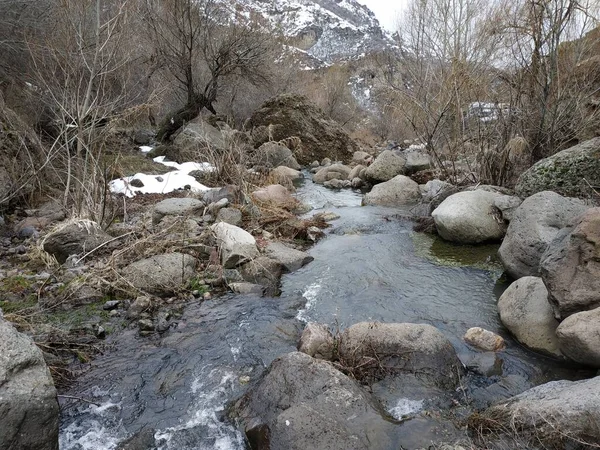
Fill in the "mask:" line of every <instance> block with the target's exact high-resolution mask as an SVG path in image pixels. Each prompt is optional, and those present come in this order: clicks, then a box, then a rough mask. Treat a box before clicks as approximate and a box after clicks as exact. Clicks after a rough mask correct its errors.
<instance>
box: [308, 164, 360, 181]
mask: <svg viewBox="0 0 600 450" xmlns="http://www.w3.org/2000/svg"><path fill="white" fill-rule="evenodd" d="M351 171H352V169H350V167H348V166H345V165H343V164H332V165H329V166H327V167H323V168H321V169H319V171H318V172H317V173H315V175H314V176H313V181H314V182H315V183H318V184H323V183H325V182H326V181H331V180H346V179H348V176H349V175H350V172H351Z"/></svg>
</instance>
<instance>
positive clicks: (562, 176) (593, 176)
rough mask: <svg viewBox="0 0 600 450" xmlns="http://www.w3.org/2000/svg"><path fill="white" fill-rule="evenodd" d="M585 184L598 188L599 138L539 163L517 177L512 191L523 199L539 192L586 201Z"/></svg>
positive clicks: (587, 192) (588, 194)
mask: <svg viewBox="0 0 600 450" xmlns="http://www.w3.org/2000/svg"><path fill="white" fill-rule="evenodd" d="M586 181H587V182H586ZM588 183H589V184H590V185H592V186H600V137H597V138H594V139H590V140H589V141H585V142H582V143H581V144H579V145H576V146H574V147H571V148H568V149H566V150H563V151H561V152H558V153H556V154H555V155H552V156H550V157H548V158H545V159H542V160H541V161H538V162H537V163H535V164H534V165H533V166H531V167H530V168H529V169H528V170H527V171H525V172H524V173H523V174H522V175H521V176H520V177H519V180H518V182H517V185H516V187H515V190H516V192H517V194H519V195H520V196H522V197H527V196H530V195H533V194H535V193H537V192H541V191H554V192H558V193H559V194H562V195H566V196H571V197H589V196H590V194H591V193H592V191H591V189H590V186H589V185H588Z"/></svg>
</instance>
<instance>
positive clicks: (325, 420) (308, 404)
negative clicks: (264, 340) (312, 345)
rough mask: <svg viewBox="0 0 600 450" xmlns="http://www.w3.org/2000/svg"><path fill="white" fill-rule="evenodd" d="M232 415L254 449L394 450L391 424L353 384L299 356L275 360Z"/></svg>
mask: <svg viewBox="0 0 600 450" xmlns="http://www.w3.org/2000/svg"><path fill="white" fill-rule="evenodd" d="M232 414H233V415H234V416H235V417H237V418H238V420H239V421H240V422H241V425H242V428H243V430H244V432H245V434H246V438H247V440H248V442H249V444H250V448H253V449H272V450H283V449H285V450H306V449H323V450H325V449H327V450H359V449H360V450H365V449H370V450H388V449H390V448H398V445H394V441H393V439H392V433H393V432H394V427H395V425H394V424H392V423H391V422H389V421H388V420H385V419H384V418H383V417H382V416H381V414H380V412H379V411H378V410H377V409H376V407H375V403H374V401H373V400H372V399H371V398H370V397H369V396H368V395H367V394H366V393H365V391H363V389H362V388H361V387H360V386H359V385H358V384H357V383H356V382H355V381H354V380H351V379H350V378H348V377H347V376H346V375H344V374H342V373H341V372H339V371H338V370H336V369H335V368H334V367H333V366H332V365H331V364H330V363H328V362H326V361H322V360H319V359H314V358H311V357H310V356H308V355H306V354H304V353H300V352H295V353H289V354H287V355H284V356H281V357H279V358H277V359H276V360H274V361H273V362H272V363H271V365H270V366H269V368H268V369H267V372H266V374H265V375H264V376H263V378H262V379H261V380H260V382H259V383H258V384H257V385H256V386H254V387H252V388H251V389H250V390H249V391H248V392H247V393H246V394H245V395H244V396H243V397H242V398H241V399H239V400H238V401H237V402H236V403H235V405H234V406H233V409H232Z"/></svg>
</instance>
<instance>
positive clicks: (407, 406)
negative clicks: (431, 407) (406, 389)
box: [388, 398, 425, 420]
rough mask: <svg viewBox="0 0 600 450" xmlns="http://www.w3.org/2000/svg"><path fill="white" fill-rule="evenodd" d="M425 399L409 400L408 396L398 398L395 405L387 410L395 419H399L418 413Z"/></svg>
mask: <svg viewBox="0 0 600 450" xmlns="http://www.w3.org/2000/svg"><path fill="white" fill-rule="evenodd" d="M424 402H425V400H410V399H408V398H399V399H398V402H397V403H396V406H394V407H393V408H390V409H389V410H388V412H389V413H390V414H391V415H392V417H393V418H394V419H396V420H401V419H402V418H404V417H406V416H410V415H413V414H416V413H418V412H419V411H421V410H422V409H423V403H424Z"/></svg>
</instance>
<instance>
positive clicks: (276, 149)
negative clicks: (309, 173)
mask: <svg viewBox="0 0 600 450" xmlns="http://www.w3.org/2000/svg"><path fill="white" fill-rule="evenodd" d="M254 163H255V164H258V165H261V166H266V167H268V168H270V169H272V168H275V167H278V166H285V167H289V168H291V169H296V170H300V164H298V161H296V158H294V154H293V153H292V151H291V150H290V149H289V148H287V147H286V146H285V145H281V144H279V143H277V142H265V143H264V144H262V145H261V146H260V147H259V148H258V150H256V153H255V154H254Z"/></svg>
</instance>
